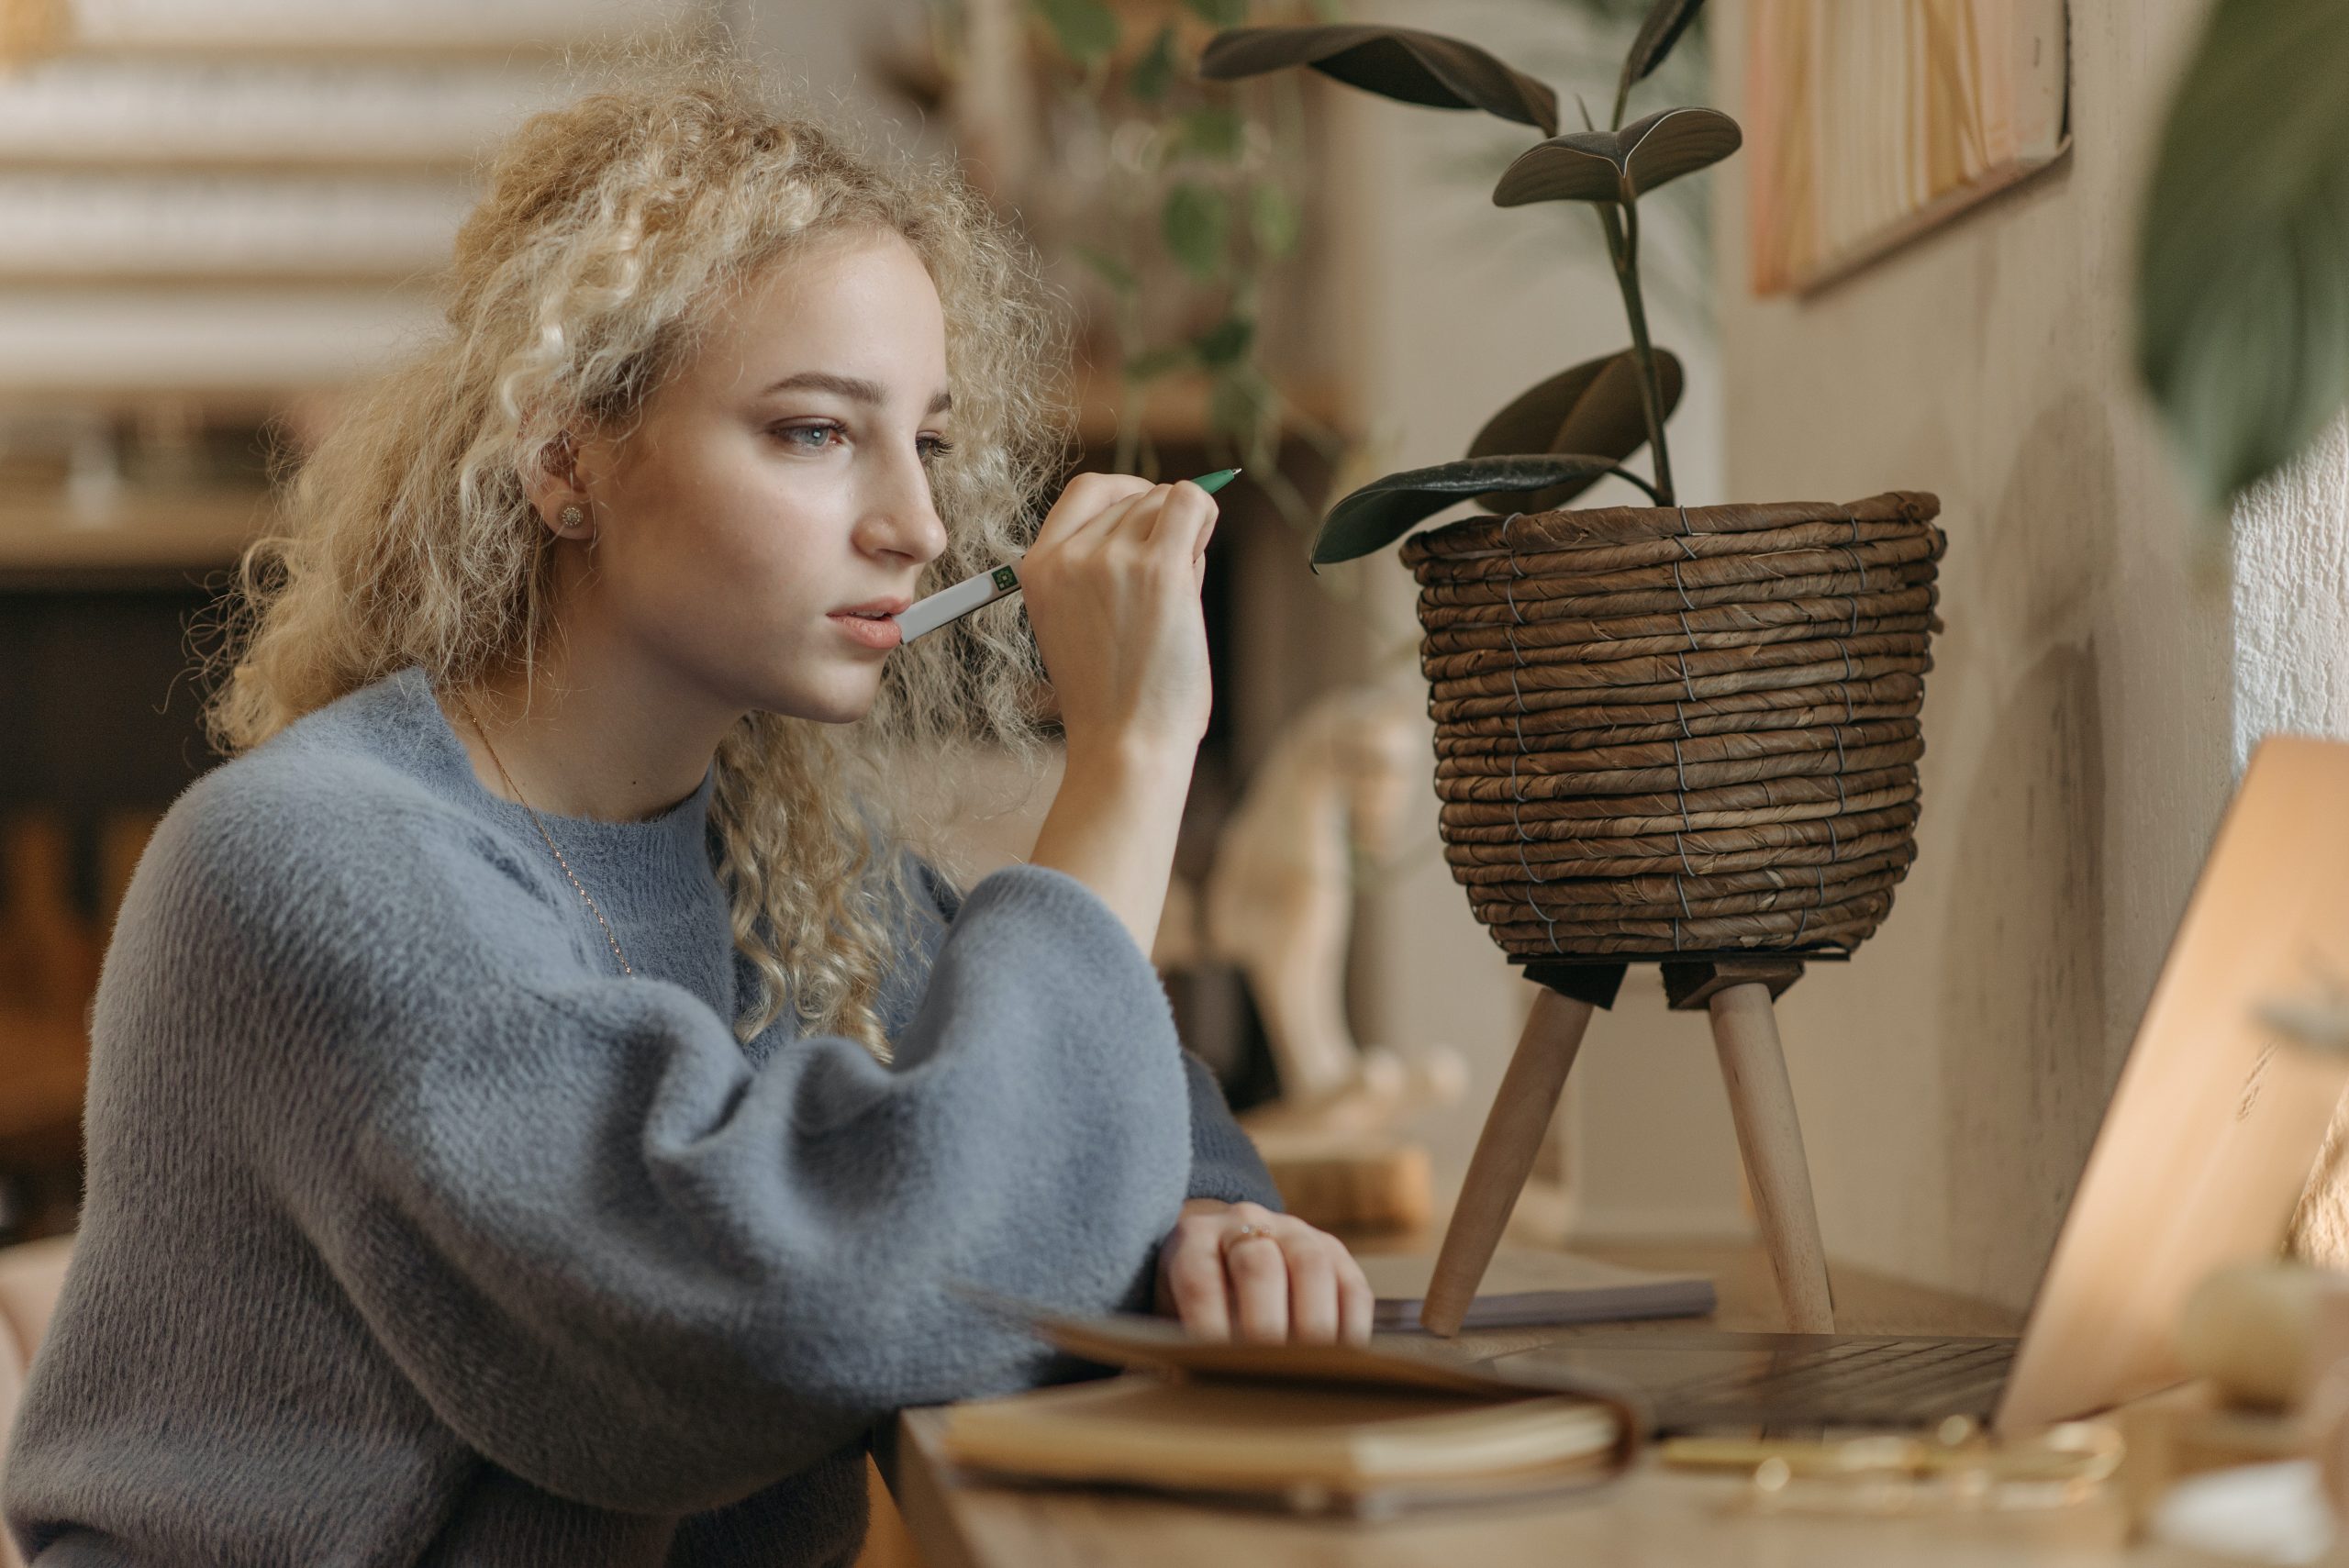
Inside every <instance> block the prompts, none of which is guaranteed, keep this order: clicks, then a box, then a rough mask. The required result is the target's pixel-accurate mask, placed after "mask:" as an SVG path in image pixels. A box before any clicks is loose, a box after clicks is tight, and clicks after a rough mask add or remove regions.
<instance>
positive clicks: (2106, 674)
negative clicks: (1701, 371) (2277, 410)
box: [1715, 0, 2232, 1303]
mask: <svg viewBox="0 0 2349 1568" xmlns="http://www.w3.org/2000/svg"><path fill="white" fill-rule="evenodd" d="M1743 10H1744V6H1742V5H1741V4H1737V3H1734V0H1732V3H1731V4H1726V5H1723V6H1720V7H1718V8H1717V9H1716V12H1715V16H1716V18H1717V23H1718V24H1720V25H1724V26H1725V28H1726V30H1727V32H1728V33H1730V34H1731V35H1732V38H1729V39H1723V42H1724V44H1725V45H1730V44H1731V43H1732V42H1733V36H1734V35H1736V34H1738V32H1739V30H1740V27H1741V24H1742V12H1743ZM2200 10H2201V7H2200V6H2199V4H2197V3H2195V0H2072V23H2071V26H2072V51H2073V59H2072V126H2073V134H2074V138H2075V148H2074V151H2073V154H2072V157H2071V160H2070V162H2069V164H2068V166H2065V167H2062V168H2059V169H2057V170H2055V171H2054V172H2052V173H2049V174H2047V175H2044V176H2043V177H2041V178H2040V179H2039V180H2038V181H2036V182H2035V183H2032V184H2030V185H2029V186H2027V187H2025V188H2022V189H2020V190H2017V191H2015V192H2013V193H2011V194H2009V195H2007V196H2004V197H2002V198H2000V199H1999V200H1998V201H1996V202H1994V203H1993V204H1991V205H1990V206H1987V207H1986V208H1983V209H1981V210H1978V211H1976V212H1975V213H1974V214H1972V215H1971V216H1968V217H1964V218H1962V219H1960V220H1959V221H1957V222H1956V223H1954V225H1951V226H1949V227H1948V228H1944V229H1943V230H1941V231H1938V232H1936V233H1934V234H1932V235H1931V236H1929V237H1927V238H1926V239H1923V240H1922V241H1920V243H1918V244H1916V245H1914V246H1912V247H1910V248H1909V250H1905V251H1903V252H1901V253H1899V254H1898V255H1896V256H1894V257H1892V258H1889V259H1887V260H1886V261H1883V262H1881V263H1879V264H1878V265H1876V266H1874V267H1871V268H1869V269H1867V270H1866V271H1865V272H1861V273H1859V274H1858V275H1857V276H1855V277H1853V278H1851V279H1850V280H1848V281H1847V282H1844V283H1842V284H1838V285H1835V286H1833V287H1831V288H1830V289H1828V290H1826V291H1825V292H1823V293H1820V294H1819V295H1816V296H1815V297H1813V298H1810V299H1808V300H1801V301H1790V300H1787V299H1783V298H1781V299H1773V300H1767V301H1756V300H1753V299H1752V298H1751V297H1750V296H1749V295H1748V294H1747V291H1746V288H1745V284H1744V263H1743V256H1742V250H1743V247H1742V221H1743V202H1742V195H1743V183H1742V180H1727V181H1723V182H1721V184H1720V191H1719V198H1720V207H1719V209H1718V210H1719V211H1720V214H1721V216H1722V223H1721V230H1722V235H1721V237H1722V239H1723V241H1724V244H1723V254H1722V257H1721V266H1722V278H1723V295H1724V306H1723V311H1724V315H1723V333H1724V345H1725V356H1726V360H1727V369H1728V377H1729V379H1728V407H1729V410H1730V414H1729V421H1728V473H1729V482H1730V487H1731V491H1732V492H1733V493H1734V494H1735V495H1738V496H1739V497H1741V498H1743V499H1749V500H1756V501H1762V500H1786V499H1794V498H1798V497H1812V496H1816V497H1820V498H1825V499H1845V498H1850V497H1854V496H1858V495H1867V494H1869V493H1871V492H1874V491H1877V490H1881V489H1888V488H1894V487H1900V488H1913V489H1924V490H1932V491H1934V492H1937V493H1938V494H1939V495H1941V497H1942V501H1943V522H1944V523H1945V525H1946V526H1947V528H1948V530H1949V536H1950V550H1949V556H1948V559H1947V562H1945V564H1944V568H1943V617H1945V619H1946V620H1947V622H1948V630H1947V631H1946V632H1945V633H1944V634H1943V637H1942V638H1941V639H1940V641H1939V645H1938V648H1937V651H1936V659H1937V666H1936V670H1935V673H1933V675H1932V677H1931V678H1930V680H1929V682H1928V684H1927V691H1926V697H1925V710H1924V711H1925V727H1926V737H1927V741H1928V746H1929V750H1928V752H1927V755H1926V758H1925V762H1924V819H1923V823H1922V827H1921V829H1920V855H1919V859H1918V862H1917V865H1916V869H1915V871H1914V872H1913V873H1911V875H1910V877H1909V881H1908V883H1907V884H1906V885H1905V886H1904V887H1903V888H1902V889H1901V892H1900V895H1899V899H1898V904H1897V905H1896V906H1895V908H1894V911H1893V915H1892V917H1891V919H1890V921H1889V922H1888V924H1887V926H1886V927H1885V929H1883V930H1882V932H1881V933H1879V935H1878V936H1877V937H1876V940H1874V941H1873V942H1872V943H1871V944H1870V945H1869V946H1868V947H1867V948H1865V950H1863V951H1861V952H1860V953H1859V955H1858V957H1857V960H1856V962H1854V963H1853V964H1852V965H1850V967H1849V968H1848V970H1842V971H1839V970H1836V969H1831V968H1825V967H1820V968H1818V969H1816V970H1815V971H1814V973H1813V975H1812V977H1811V978H1810V979H1809V980H1807V981H1806V982H1805V983H1804V984H1802V985H1801V986H1799V987H1798V988H1797V989H1796V990H1795V991H1794V992H1793V993H1792V994H1790V995H1789V996H1788V998H1787V1002H1786V1003H1785V1005H1784V1006H1783V1009H1782V1018H1783V1020H1784V1025H1785V1032H1786V1036H1787V1046H1788V1057H1789V1063H1790V1068H1791V1071H1792V1074H1793V1078H1794V1084H1795V1092H1796V1095H1797V1098H1798V1103H1799V1106H1800V1110H1801V1115H1802V1118H1803V1124H1804V1131H1805V1134H1806V1136H1807V1138H1808V1140H1809V1151H1810V1159H1811V1166H1812V1170H1813V1173H1814V1180H1815V1183H1816V1186H1817V1190H1818V1195H1819V1200H1820V1221H1821V1225H1822V1228H1823V1229H1824V1231H1825V1236H1826V1241H1827V1245H1828V1248H1829V1250H1830V1251H1831V1252H1832V1253H1834V1254H1835V1255H1837V1256H1839V1257H1842V1258H1846V1259H1851V1260H1854V1261H1858V1262H1867V1263H1871V1264H1876V1265H1880V1266H1883V1267H1887V1268H1890V1269H1893V1270H1896V1271H1898V1272H1899V1273H1904V1274H1908V1275H1911V1276H1915V1277H1918V1278H1920V1279H1924V1280H1928V1281H1932V1282H1934V1283H1937V1284H1945V1285H1949V1286H1954V1287H1959V1288H1963V1289H1966V1290H1971V1291H1976V1292H1979V1293H1982V1294H1985V1295H1987V1296H1994V1297H1997V1298H1998V1299H2000V1300H2003V1301H2007V1302H2009V1303H2021V1302H2022V1301H2024V1300H2025V1299H2027V1297H2028V1296H2029V1294H2030V1292H2031V1289H2032V1286H2033V1284H2034V1283H2035V1282H2036V1279H2037V1276H2038V1273H2039V1270H2040V1268H2041V1266H2042V1264H2043V1262H2044V1259H2045V1255H2046V1252H2047V1250H2048V1248H2049V1246H2050V1245H2051V1243H2052V1241H2053V1239H2054V1231H2055V1229H2056V1226H2057V1225H2058V1223H2059V1221H2060V1220H2061V1218H2062V1215H2063V1210H2064V1207H2065V1204H2066V1202H2067V1201H2068V1199H2069V1196H2070V1194H2071V1190H2072V1187H2073V1184H2074V1183H2075V1182H2076V1179H2077V1176H2078V1173H2079V1170H2080V1166H2081V1163H2082V1162H2083V1161H2084V1159H2085V1158H2086V1155H2087V1147H2088V1143H2089V1141H2090V1140H2091V1138H2092V1137H2093V1135H2094V1132H2095V1129H2096V1126H2097V1121H2098V1118H2099V1115H2100V1113H2101V1110H2102V1107H2103V1105H2104V1101H2105V1098H2106V1096H2107V1095H2108V1093H2109V1091H2110V1086H2111V1084H2112V1082H2113V1080H2114V1077H2115V1076H2116V1074H2117V1073H2118V1072H2119V1070H2120V1065H2121V1057H2122V1054H2123V1052H2124V1051H2125V1050H2126V1048H2127V1045H2128V1042H2129V1039H2130V1036H2131V1034H2132V1029H2133V1027H2134V1024H2135V1021H2136V1018H2137V1016H2138V1013H2139V1011H2140V1009H2141V1008H2142V1006H2143V1003H2144V1001H2145V999H2146V996H2147V995H2148V993H2149V991H2150V989H2151V986H2152V984H2153V980H2154V974H2155V972H2156V970H2157V968H2158V966H2159V964H2160V961H2161V957H2162V953H2163V951H2164V949H2165V945H2166V943H2167V941H2168V939H2169V935H2170V932H2171V929H2172V928H2173V926H2174V924H2175V922H2176V917H2177V916H2178V913H2179V911H2180V909H2181V908H2182V906H2183V905H2184V901H2185V898H2186V895H2187V893H2188V889H2189V888H2190V886H2191V884H2192V882H2193V879H2194V875H2195V873H2196V869H2197V867H2198V865H2199V861H2200V858H2201V855H2202V852H2203V851H2204V849H2205V847H2206V846H2207V844H2208V841H2209V838H2210V832H2211V829H2212V828H2213V827H2214V826H2215V824H2216V822H2217V819H2218V816H2219V813H2220V811H2221V808H2222V806H2223V805H2224V802H2225V799H2226V795H2227V791H2228V789H2229V786H2230V784H2231V773H2232V768H2231V764H2232V754H2231V753H2232V735H2231V722H2232V705H2231V681H2232V643H2231V637H2232V625H2231V615H2230V606H2229V595H2228V588H2227V564H2226V560H2225V555H2224V550H2223V547H2222V545H2221V543H2220V536H2219V533H2218V530H2217V529H2215V528H2212V527H2210V526H2207V524H2206V523H2205V521H2204V520H2203V519H2199V518H2195V517H2189V516H2188V514H2187V512H2186V511H2185V510H2184V509H2183V507H2182V506H2181V504H2180V501H2179V499H2178V495H2177V491H2176V485H2175V484H2174V482H2173V479H2172V475H2171V472H2170V469H2169V468H2168V466H2167V459H2166V457H2165V453H2164V450H2163V448H2162V444H2161V442H2160V440H2159V439H2158V436H2157V433H2156V431H2155V430H2154V427H2153V424H2152V420H2151V417H2150V416H2149V414H2148V413H2147V411H2146V410H2145V408H2144V406H2143V403H2142V401H2141V399H2140V398H2139V397H2138V395H2136V393H2135V391H2134V387H2133V383H2132V378H2131V375H2130V373H2129V370H2128V364H2127V358H2126V356H2127V350H2128V343H2129V339H2130V333H2129V295H2130V278H2131V274H2132V266H2131V251H2132V221H2133V214H2134V211H2135V207H2136V194H2137V191H2138V187H2139V183H2140V181H2141V179H2142V177H2143V160H2144V158H2145V156H2146V150H2147V148H2148V144H2149V141H2150V139H2151V135H2152V131H2153V128H2154V124H2155V122H2156V119H2157V117H2158V115H2159V113H2160V110H2161V107H2162V104H2163V100H2164V96H2165V86H2166V82H2167V73H2168V71H2169V69H2170V68H2171V67H2172V64H2173V62H2174V61H2176V59H2177V58H2178V56H2179V54H2180V52H2181V51H2182V50H2183V49H2184V47H2185V46H2186V44H2187V43H2188V41H2189V39H2190V35H2191V32H2192V30H2193V28H2194V25H2195V23H2196V21H2197V19H2198V17H2199V14H2200ZM1741 55H1742V51H1741V50H1737V49H1735V48H1733V47H1731V48H1725V49H1724V51H1723V54H1722V57H1721V64H1720V68H1719V69H1717V83H1718V88H1719V92H1720V98H1721V100H1722V102H1723V103H1724V105H1725V106H1729V107H1731V109H1732V111H1734V109H1735V107H1736V106H1737V103H1738V100H1739V98H1740V97H1741V96H1742V93H1741V88H1742V83H1741V81H1740V79H1739V78H1740V72H1739V70H1738V69H1737V66H1738V64H1739V61H1740V59H1741Z"/></svg>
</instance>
